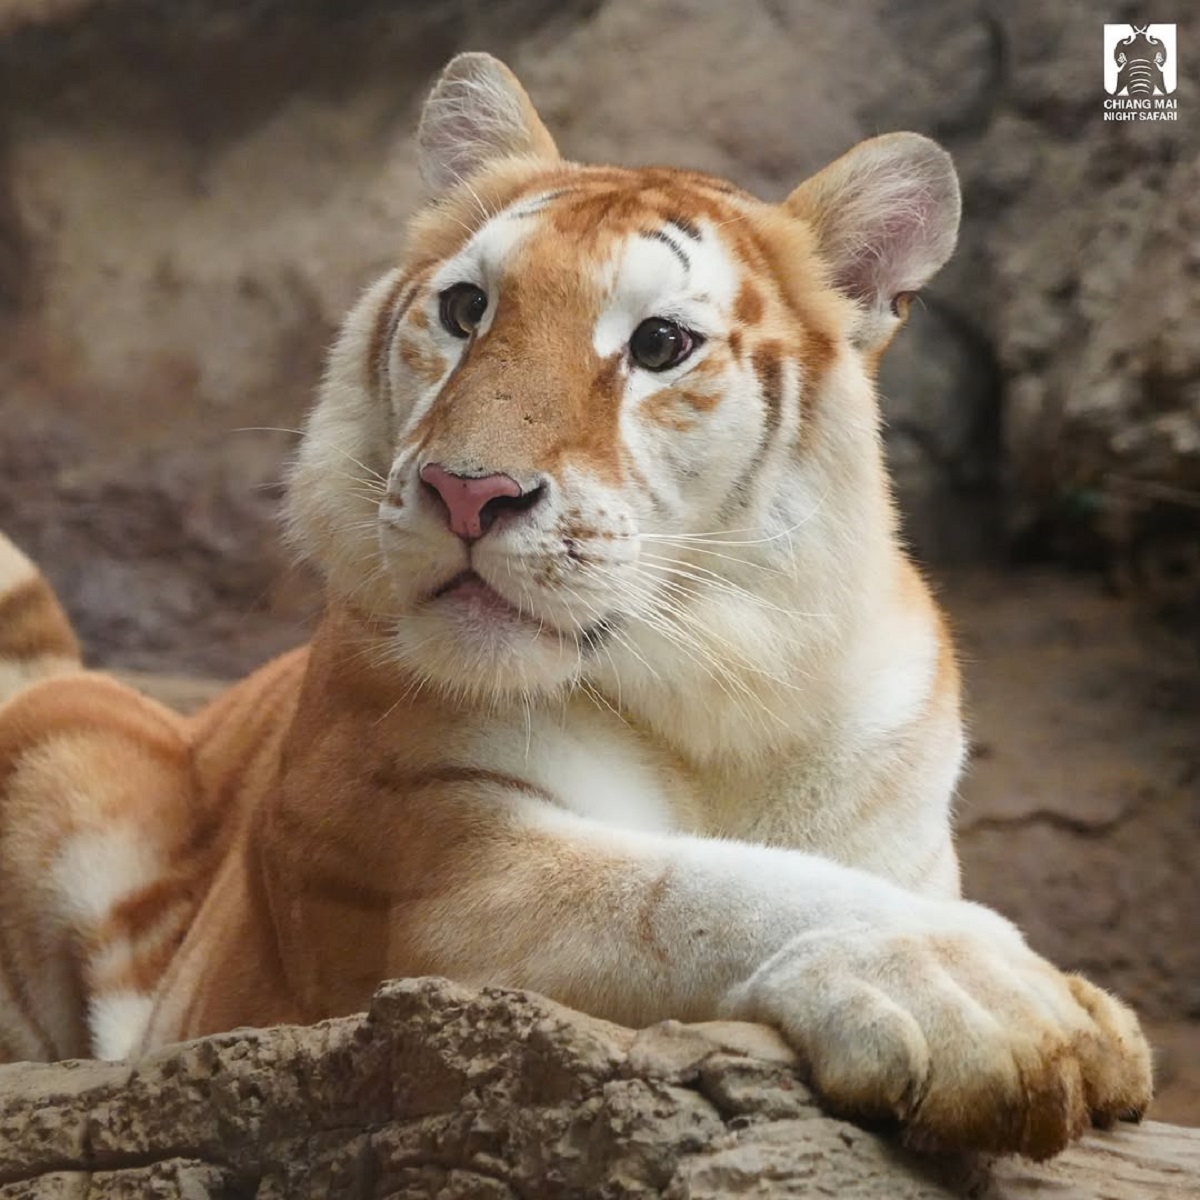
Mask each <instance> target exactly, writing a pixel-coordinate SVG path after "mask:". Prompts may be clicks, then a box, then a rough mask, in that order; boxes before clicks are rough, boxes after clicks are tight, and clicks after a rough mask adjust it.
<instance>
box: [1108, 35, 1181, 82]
mask: <svg viewBox="0 0 1200 1200" xmlns="http://www.w3.org/2000/svg"><path fill="white" fill-rule="evenodd" d="M1104 50H1105V63H1104V86H1105V88H1106V89H1107V91H1108V93H1109V94H1110V95H1112V96H1135V97H1139V96H1141V97H1149V96H1167V95H1170V93H1172V92H1173V91H1174V90H1175V83H1176V63H1175V26H1174V25H1106V26H1105V27H1104Z"/></svg>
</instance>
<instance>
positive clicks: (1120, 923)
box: [136, 570, 1200, 1126]
mask: <svg viewBox="0 0 1200 1200" xmlns="http://www.w3.org/2000/svg"><path fill="white" fill-rule="evenodd" d="M931 575H932V576H933V577H934V579H935V580H936V585H937V588H938V591H939V594H940V596H941V599H942V601H943V602H944V604H945V605H946V607H947V608H948V609H949V611H950V614H951V618H952V621H953V624H954V625H955V627H956V631H957V635H958V640H959V644H960V649H961V651H962V657H963V666H964V671H965V675H966V680H967V694H968V705H969V712H970V725H971V733H972V743H973V748H972V757H971V766H970V770H969V773H968V776H967V779H966V782H965V784H964V787H963V791H962V798H961V802H960V805H959V817H958V825H959V845H960V848H961V851H962V860H963V874H964V882H965V890H966V892H967V894H968V895H969V896H971V897H972V898H974V899H979V900H983V901H985V902H987V903H988V904H991V905H993V906H994V907H996V908H998V909H1000V910H1001V911H1002V912H1004V913H1006V914H1007V915H1008V916H1010V917H1012V918H1013V919H1014V920H1016V921H1017V922H1018V924H1020V925H1021V927H1022V928H1023V929H1024V930H1025V931H1026V933H1027V934H1028V936H1029V937H1030V939H1031V941H1032V942H1033V944H1034V945H1035V946H1036V947H1037V948H1038V949H1039V950H1040V951H1041V952H1042V953H1044V954H1046V955H1048V956H1049V957H1050V958H1051V959H1053V960H1054V961H1055V962H1057V963H1059V964H1060V965H1062V966H1064V967H1069V968H1072V969H1077V970H1081V971H1083V972H1085V973H1086V974H1087V975H1088V976H1089V977H1091V978H1092V979H1094V980H1095V981H1097V982H1099V983H1101V984H1103V985H1104V986H1106V987H1109V988H1111V989H1112V990H1113V991H1115V992H1117V993H1118V994H1119V995H1121V996H1122V997H1124V998H1125V999H1126V1000H1128V1001H1129V1002H1131V1003H1132V1004H1134V1005H1135V1006H1136V1007H1137V1009H1138V1011H1139V1012H1140V1013H1141V1014H1142V1016H1143V1018H1144V1019H1145V1021H1146V1023H1147V1026H1148V1028H1149V1031H1150V1035H1151V1039H1152V1041H1153V1042H1154V1044H1155V1048H1156V1063H1157V1067H1156V1070H1157V1079H1158V1096H1157V1098H1156V1101H1155V1104H1154V1108H1153V1112H1152V1115H1153V1116H1154V1117H1155V1118H1156V1119H1158V1120H1160V1121H1171V1122H1175V1123H1178V1124H1184V1125H1197V1126H1200V884H1198V883H1197V877H1196V865H1197V862H1198V860H1200V662H1198V661H1197V659H1196V657H1195V655H1194V652H1185V651H1184V650H1183V649H1181V648H1180V647H1177V646H1174V645H1173V644H1169V643H1167V642H1165V641H1162V640H1161V639H1160V637H1159V636H1158V635H1155V634H1154V633H1152V632H1151V631H1149V630H1148V629H1147V628H1146V627H1145V626H1143V625H1142V624H1141V623H1140V622H1139V621H1138V620H1137V619H1136V618H1135V617H1134V615H1133V614H1132V613H1131V611H1130V610H1129V607H1128V606H1127V605H1126V604H1125V603H1123V602H1122V601H1120V600H1119V599H1116V598H1114V597H1113V596H1111V595H1109V594H1107V593H1106V592H1105V590H1104V588H1103V585H1102V584H1101V583H1100V582H1098V581H1097V579H1096V578H1095V577H1094V576H1071V575H1067V574H1064V573H1063V572H1061V571H1050V570H1039V571H1032V572H1021V573H1013V572H1011V571H1006V572H999V571H990V570H989V571H973V572H971V573H967V574H957V575H956V574H947V573H946V572H944V571H936V572H931ZM136 681H137V682H140V683H142V684H143V685H145V686H147V687H148V689H149V690H151V691H153V692H155V693H156V694H158V695H159V696H160V697H161V698H162V699H164V700H166V701H167V702H168V703H172V704H174V705H176V706H177V707H180V708H185V709H191V708H194V707H196V706H197V705H198V704H199V703H200V702H202V701H203V700H204V699H205V698H207V697H208V696H209V695H211V692H212V687H211V685H209V684H206V683H201V682H198V681H192V680H187V679H167V678H165V677H162V676H138V677H136Z"/></svg>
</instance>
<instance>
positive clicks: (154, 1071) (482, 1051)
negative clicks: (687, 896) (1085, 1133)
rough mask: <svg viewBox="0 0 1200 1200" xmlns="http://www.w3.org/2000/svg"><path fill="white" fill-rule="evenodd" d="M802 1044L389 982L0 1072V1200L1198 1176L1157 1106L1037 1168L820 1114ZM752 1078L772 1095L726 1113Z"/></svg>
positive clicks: (850, 1194)
mask: <svg viewBox="0 0 1200 1200" xmlns="http://www.w3.org/2000/svg"><path fill="white" fill-rule="evenodd" d="M764 1050H765V1052H766V1054H767V1057H758V1056H757V1055H758V1054H759V1053H760V1052H761V1051H764ZM789 1058H790V1056H789V1055H788V1054H787V1053H786V1052H785V1051H781V1050H780V1043H779V1041H778V1038H777V1037H776V1036H775V1035H774V1034H772V1033H771V1032H770V1031H768V1030H765V1029H759V1028H758V1027H755V1026H744V1027H737V1026H734V1025H731V1024H725V1023H718V1024H714V1025H708V1026H704V1025H699V1026H690V1027H686V1026H679V1025H677V1024H672V1023H668V1025H666V1026H660V1027H657V1028H654V1029H650V1030H645V1031H642V1032H641V1033H639V1034H634V1033H633V1032H632V1031H631V1030H626V1029H621V1028H620V1027H618V1026H614V1025H610V1024H608V1023H607V1022H603V1021H597V1020H595V1019H593V1018H590V1017H586V1016H583V1015H582V1014H580V1013H575V1012H571V1011H570V1010H568V1009H564V1008H562V1007H560V1006H558V1005H556V1004H553V1003H551V1002H550V1001H548V1000H544V999H542V998H541V997H538V996H535V995H532V994H529V993H523V992H513V991H506V990H504V989H500V988H488V989H485V990H483V991H471V990H469V989H466V988H462V987H458V986H457V985H454V984H450V983H447V982H446V981H444V980H435V979H415V980H403V981H397V982H394V983H388V984H385V985H384V986H383V987H382V988H381V989H380V991H379V993H378V994H377V995H376V998H375V1001H374V1003H373V1004H372V1007H371V1010H370V1012H368V1013H367V1014H366V1015H364V1016H358V1017H349V1018H344V1019H341V1020H336V1021H326V1022H324V1023H323V1024H320V1025H317V1026H314V1027H312V1028H308V1029H301V1028H290V1027H282V1028H276V1029H269V1030H260V1031H242V1032H235V1033H230V1034H225V1035H222V1036H220V1037H214V1038H209V1039H205V1040H201V1041H198V1042H192V1043H187V1044H185V1045H183V1046H179V1047H172V1048H168V1049H166V1050H163V1051H160V1052H158V1053H157V1054H155V1055H152V1056H150V1057H148V1058H146V1059H144V1060H142V1061H140V1062H137V1063H132V1064H124V1063H64V1064H53V1065H30V1064H19V1065H15V1066H9V1067H0V1200H17V1198H18V1197H20V1198H21V1200H50V1198H53V1200H59V1198H62V1200H67V1198H68V1197H70V1198H72V1200H74V1198H75V1197H84V1196H87V1197H88V1198H89V1200H109V1198H111V1197H130V1198H132V1197H144V1196H158V1197H164V1198H167V1197H170V1198H176V1197H178V1198H179V1200H252V1198H253V1200H284V1198H286V1200H305V1198H306V1197H313V1198H314V1200H315V1198H317V1197H322V1198H323V1197H328V1196H338V1197H345V1198H346V1200H376V1198H378V1200H384V1198H387V1200H408V1198H411V1200H418V1198H421V1200H424V1198H425V1197H431V1196H437V1197H441V1198H442V1200H452V1198H456V1197H463V1198H467V1197H470V1198H473V1200H475V1198H478V1200H501V1198H507V1197H516V1196H537V1197H539V1198H542V1197H544V1198H545V1200H554V1198H555V1197H562V1198H564V1200H565V1198H567V1197H578V1198H583V1197H589V1196H594V1197H604V1198H606V1200H615V1198H617V1197H631V1198H632V1197H650V1196H661V1197H670V1198H673V1200H685V1198H690V1200H699V1198H701V1197H710V1196H711V1197H717V1196H742V1195H744V1196H752V1195H757V1196H762V1195H771V1196H814V1195H836V1196H839V1197H844V1198H846V1200H853V1198H854V1197H858V1196H861V1197H864V1198H865V1197H868V1196H870V1197H878V1196H881V1195H886V1196H888V1197H894V1198H896V1200H935V1198H943V1197H951V1196H980V1195H982V1194H983V1193H984V1192H985V1191H986V1194H987V1195H988V1196H989V1197H991V1198H992V1200H1024V1198H1026V1197H1030V1198H1031V1197H1033V1196H1035V1195H1036V1196H1038V1197H1054V1196H1062V1197H1064V1200H1067V1198H1068V1197H1072V1196H1080V1195H1089V1196H1102V1197H1105V1198H1107V1200H1134V1198H1135V1197H1136V1200H1144V1197H1146V1196H1148V1195H1151V1194H1153V1195H1154V1196H1155V1197H1156V1200H1173V1198H1175V1197H1178V1198H1180V1200H1182V1198H1183V1197H1185V1196H1190V1195H1191V1194H1192V1193H1191V1192H1190V1190H1189V1189H1190V1188H1191V1186H1192V1183H1193V1182H1194V1178H1195V1172H1196V1171H1200V1133H1198V1132H1195V1131H1188V1130H1179V1129H1173V1128H1172V1127H1170V1126H1165V1125H1156V1124H1154V1123H1150V1124H1148V1125H1146V1126H1144V1127H1142V1128H1141V1129H1138V1130H1136V1131H1121V1132H1117V1133H1107V1134H1093V1135H1091V1136H1090V1137H1089V1138H1087V1139H1085V1140H1084V1142H1083V1143H1082V1144H1081V1145H1080V1146H1079V1147H1078V1148H1075V1149H1072V1150H1070V1151H1068V1152H1067V1153H1066V1154H1064V1155H1063V1156H1062V1157H1061V1158H1060V1159H1058V1160H1056V1161H1055V1162H1054V1163H1052V1164H1049V1165H1043V1166H1039V1167H1033V1166H1031V1165H1029V1164H1025V1163H1017V1162H1003V1163H1000V1164H998V1165H996V1166H994V1167H989V1166H988V1164H986V1163H984V1162H982V1161H976V1160H973V1159H969V1158H965V1157H946V1158H929V1157H925V1158H919V1157H917V1156H915V1155H912V1154H910V1153H907V1152H905V1151H903V1150H902V1149H900V1148H899V1147H898V1146H897V1145H896V1144H895V1142H894V1141H891V1140H888V1139H884V1138H880V1137H877V1136H874V1135H872V1134H869V1133H866V1132H864V1131H863V1130H861V1129H858V1128H856V1127H855V1126H853V1125H849V1124H847V1123H845V1122H843V1121H839V1120H836V1119H834V1118H832V1117H828V1116H824V1115H822V1113H821V1112H820V1110H819V1108H817V1106H816V1105H815V1104H814V1103H813V1101H812V1098H811V1096H810V1095H809V1093H808V1092H807V1089H806V1088H805V1087H804V1085H803V1083H802V1082H801V1081H800V1079H799V1077H798V1076H797V1074H796V1071H795V1068H794V1067H793V1066H792V1065H791V1064H790V1062H789V1061H786V1060H788V1059H789ZM751 1077H753V1078H756V1079H758V1080H759V1081H760V1084H759V1085H756V1086H755V1087H754V1088H753V1089H751V1091H752V1092H753V1094H754V1095H756V1096H757V1097H758V1102H751V1103H745V1104H737V1105H734V1107H733V1108H732V1109H731V1108H728V1107H726V1106H725V1105H724V1104H723V1103H722V1102H721V1100H720V1099H719V1098H721V1097H728V1096H731V1095H736V1094H738V1093H739V1089H740V1088H741V1086H742V1084H743V1083H744V1082H745V1080H746V1079H747V1078H751ZM769 1080H773V1081H774V1085H773V1088H772V1087H771V1086H763V1084H765V1083H766V1081H769ZM783 1092H788V1093H790V1094H791V1095H792V1096H793V1097H794V1102H793V1103H791V1104H789V1105H786V1106H784V1107H783V1108H781V1107H779V1106H778V1104H777V1103H776V1102H775V1101H774V1100H773V1099H771V1097H773V1096H775V1095H778V1094H782V1093H783ZM747 1095H748V1096H749V1095H750V1093H747ZM714 1097H716V1098H717V1099H714ZM1092 1189H1095V1190H1092Z"/></svg>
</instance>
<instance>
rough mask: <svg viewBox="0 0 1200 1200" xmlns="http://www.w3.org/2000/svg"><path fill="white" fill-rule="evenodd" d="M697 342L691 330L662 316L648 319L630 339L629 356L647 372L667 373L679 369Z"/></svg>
mask: <svg viewBox="0 0 1200 1200" xmlns="http://www.w3.org/2000/svg"><path fill="white" fill-rule="evenodd" d="M699 341H700V339H699V337H698V336H697V335H696V334H694V333H692V332H691V331H690V330H687V329H684V327H683V326H682V325H679V324H677V323H676V322H675V321H668V320H666V319H665V318H664V317H647V318H646V320H644V321H643V322H642V323H641V324H640V325H639V326H638V327H637V328H636V329H635V330H634V331H633V336H632V337H631V338H630V339H629V353H630V354H631V355H632V356H633V361H634V362H636V363H637V364H638V366H639V367H645V368H646V370H647V371H666V370H669V369H670V368H671V367H675V366H678V365H679V364H680V363H681V362H683V360H684V359H685V358H687V356H688V355H689V354H691V352H692V351H693V350H694V349H695V348H696V346H697V345H698V343H699Z"/></svg>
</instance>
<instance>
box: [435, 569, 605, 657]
mask: <svg viewBox="0 0 1200 1200" xmlns="http://www.w3.org/2000/svg"><path fill="white" fill-rule="evenodd" d="M441 602H448V603H449V604H450V605H452V606H453V607H454V608H456V609H458V610H459V611H461V612H463V613H465V614H469V615H471V616H473V617H476V618H479V619H483V620H487V621H489V622H493V623H504V622H506V623H509V624H513V625H522V626H524V627H526V628H527V629H530V630H532V631H533V632H534V633H536V634H538V635H541V636H547V635H549V636H554V637H558V638H559V639H561V640H564V641H572V642H574V643H575V644H576V645H578V646H579V647H580V648H581V649H584V650H588V651H592V650H596V649H598V648H599V647H601V646H602V645H603V644H604V643H605V642H606V641H607V640H608V638H609V636H610V635H611V634H612V631H613V628H614V625H615V618H613V617H602V618H601V619H600V620H599V621H596V622H594V623H593V624H592V625H589V626H586V627H582V628H579V629H576V630H571V631H567V630H562V629H559V628H558V627H557V626H556V625H554V624H553V623H551V622H550V621H547V620H544V619H539V618H538V617H535V616H534V615H533V614H532V613H529V612H524V611H522V610H521V609H520V608H518V607H517V606H516V605H515V604H513V603H512V602H511V601H509V600H508V599H506V598H505V597H504V596H503V595H501V593H500V592H498V591H497V590H496V589H495V588H494V587H492V585H491V584H490V583H488V582H487V580H486V579H484V578H483V577H482V576H480V575H478V574H477V573H476V572H475V571H472V570H470V569H469V568H468V569H467V570H465V571H460V572H459V573H458V574H457V575H455V576H453V577H452V578H451V579H449V580H447V581H446V582H445V583H443V584H442V585H441V586H440V587H438V588H436V589H435V590H434V591H433V592H432V594H431V595H430V597H429V603H431V604H437V603H441Z"/></svg>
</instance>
